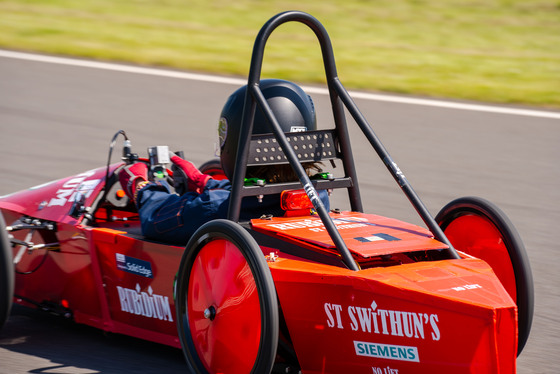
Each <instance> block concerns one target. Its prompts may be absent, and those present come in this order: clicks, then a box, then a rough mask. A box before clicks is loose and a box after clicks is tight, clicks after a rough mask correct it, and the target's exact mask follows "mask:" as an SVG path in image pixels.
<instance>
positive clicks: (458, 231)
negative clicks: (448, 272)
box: [444, 214, 517, 303]
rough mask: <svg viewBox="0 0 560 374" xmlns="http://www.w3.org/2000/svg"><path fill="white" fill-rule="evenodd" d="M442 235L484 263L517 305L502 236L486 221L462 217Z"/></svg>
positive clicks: (457, 247)
mask: <svg viewBox="0 0 560 374" xmlns="http://www.w3.org/2000/svg"><path fill="white" fill-rule="evenodd" d="M444 232H445V235H446V236H447V238H448V239H449V241H450V242H451V244H453V246H454V247H455V248H456V249H458V250H460V251H462V252H465V253H467V254H469V255H471V256H474V257H477V258H480V259H481V260H484V261H486V262H487V263H488V265H490V267H492V270H494V272H495V273H496V276H497V277H498V278H499V279H500V282H502V284H503V286H504V288H505V289H506V290H507V292H508V293H509V295H510V296H511V298H512V299H513V300H514V301H515V302H516V303H517V287H516V284H515V273H514V271H513V265H512V263H511V260H510V256H509V253H508V250H507V248H506V245H505V243H504V240H503V237H502V234H501V233H500V231H499V230H498V229H497V228H496V226H494V224H493V223H492V222H491V221H490V220H489V219H487V218H486V217H483V216H480V215H475V214H465V215H463V216H460V217H457V218H455V219H454V220H453V221H452V222H451V223H450V224H449V225H448V226H447V227H446V229H445V231H444Z"/></svg>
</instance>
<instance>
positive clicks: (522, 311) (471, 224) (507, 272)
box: [436, 197, 534, 355]
mask: <svg viewBox="0 0 560 374" xmlns="http://www.w3.org/2000/svg"><path fill="white" fill-rule="evenodd" d="M436 221H437V223H438V224H439V225H440V227H441V228H442V230H443V232H444V233H445V235H446V236H447V238H448V239H449V241H450V242H451V244H452V245H453V246H454V247H455V248H456V249H457V250H459V251H462V252H464V253H467V254H469V255H471V256H474V257H477V258H480V259H482V260H484V261H486V262H487V263H488V264H489V265H490V266H491V267H492V270H494V273H496V276H497V277H498V278H499V279H500V281H501V282H502V284H503V286H504V288H505V289H506V291H507V292H508V293H509V295H510V296H511V298H512V299H513V300H514V301H515V302H516V304H517V309H518V349H517V355H519V354H520V353H521V351H522V350H523V347H524V346H525V343H526V342H527V338H528V337H529V332H530V330H531V324H532V321H533V309H534V289H533V276H532V273H531V267H530V265H529V259H528V257H527V252H526V251H525V246H524V245H523V242H522V241H521V238H520V236H519V234H518V233H517V230H516V229H515V227H514V226H513V224H512V223H511V221H510V220H509V219H508V218H507V216H506V215H505V214H504V213H503V212H502V211H501V210H500V209H499V208H498V207H497V206H496V205H494V204H492V203H490V202H489V201H487V200H484V199H481V198H477V197H463V198H460V199H457V200H453V201H452V202H450V203H449V204H447V205H446V206H445V207H443V209H442V210H441V211H440V212H439V213H438V214H437V216H436Z"/></svg>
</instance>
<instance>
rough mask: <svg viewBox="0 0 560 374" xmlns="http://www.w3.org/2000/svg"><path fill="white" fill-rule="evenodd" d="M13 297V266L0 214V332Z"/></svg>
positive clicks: (6, 233)
mask: <svg viewBox="0 0 560 374" xmlns="http://www.w3.org/2000/svg"><path fill="white" fill-rule="evenodd" d="M13 296H14V265H13V262H12V250H11V247H10V242H9V240H8V232H7V231H6V223H5V221H4V217H3V216H2V214H1V213H0V330H1V329H2V327H3V326H4V323H5V322H6V320H7V319H8V316H9V315H10V310H11V309H12V299H13Z"/></svg>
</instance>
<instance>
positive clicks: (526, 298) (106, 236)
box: [0, 11, 533, 374]
mask: <svg viewBox="0 0 560 374" xmlns="http://www.w3.org/2000/svg"><path fill="white" fill-rule="evenodd" d="M286 22H300V23H303V24H305V25H307V26H308V27H309V28H310V29H311V30H312V31H313V32H314V33H315V35H316V36H317V38H318V41H319V44H320V46H321V50H322V54H323V59H324V66H325V72H326V78H327V82H328V83H327V84H328V89H329V92H330V98H331V103H332V110H333V115H334V119H335V121H334V122H335V126H334V128H332V129H326V130H315V131H308V132H297V133H284V132H283V131H282V130H281V128H280V127H279V125H278V121H277V119H276V118H275V115H274V113H273V112H272V110H271V109H270V107H269V106H268V104H267V102H266V100H265V99H264V97H263V95H262V92H261V91H260V88H259V82H260V73H261V66H262V60H263V55H264V48H265V45H266V42H267V40H268V37H269V36H270V34H271V33H272V32H273V31H274V30H275V29H276V28H277V27H278V26H279V25H281V24H284V23H286ZM247 92H248V93H247V95H246V99H245V105H244V109H243V113H244V114H243V126H242V131H241V134H240V136H239V149H238V152H237V156H236V161H235V170H234V174H233V178H232V179H231V183H232V191H231V197H230V203H229V211H228V216H227V217H226V218H224V219H216V220H212V221H210V222H208V223H206V224H204V225H203V226H201V227H200V228H199V229H198V230H197V231H196V233H195V234H194V235H193V236H192V237H191V238H185V241H186V242H187V239H188V243H187V245H186V247H183V246H176V245H170V244H167V243H164V242H159V241H154V240H148V239H146V238H145V237H143V236H142V233H141V230H140V222H139V219H138V212H137V210H136V207H135V206H134V204H133V203H132V202H131V201H129V199H128V198H127V197H126V195H125V194H124V193H123V191H122V186H121V185H120V184H119V181H118V177H117V174H118V171H119V170H120V169H121V168H122V167H123V166H124V165H126V164H127V163H129V162H145V163H147V164H149V167H150V170H152V171H153V173H152V174H153V177H154V178H166V179H168V180H169V182H170V183H172V184H173V185H174V188H175V190H176V191H177V193H180V192H181V190H182V189H183V187H184V181H181V180H180V179H179V178H173V176H174V173H173V170H169V168H168V164H166V163H165V162H162V161H161V160H158V157H155V156H154V154H150V155H149V157H147V158H138V159H136V157H133V153H132V152H131V150H130V149H129V143H128V140H125V142H124V144H125V146H124V147H123V149H124V152H123V153H124V157H123V162H118V163H114V164H111V161H110V160H111V151H112V149H113V146H114V145H115V142H116V140H117V138H118V136H119V135H124V136H125V137H126V134H124V132H122V131H121V132H119V133H117V134H116V135H115V137H114V138H113V140H112V143H111V151H110V153H109V162H108V163H107V166H106V167H100V168H99V169H95V170H90V171H86V172H84V173H81V174H78V175H74V176H71V177H68V178H64V179H61V180H58V181H54V182H51V183H47V184H45V185H41V186H36V187H33V188H30V189H28V190H24V191H21V192H16V193H13V194H11V195H7V196H3V197H1V198H0V211H1V215H0V240H1V241H0V276H1V277H2V278H1V283H0V298H1V299H0V303H1V308H0V327H1V325H2V324H3V323H4V322H5V320H6V318H7V317H8V315H9V313H10V308H11V304H12V302H15V303H17V304H21V305H25V306H30V307H39V308H41V309H44V310H48V311H50V312H53V313H58V314H60V315H62V316H65V317H67V318H72V319H73V320H74V321H75V322H76V323H82V324H86V325H89V326H94V327H96V328H99V329H102V330H105V331H109V332H114V333H120V334H126V335H130V336H133V337H137V338H142V339H146V340H149V341H153V342H157V343H161V344H167V345H169V346H173V347H178V348H181V349H182V350H183V352H184V356H185V358H186V362H187V367H186V370H189V371H190V372H196V373H250V372H251V373H269V372H282V373H288V372H294V373H297V372H301V373H368V374H371V373H372V372H373V373H389V372H391V373H397V372H398V373H399V374H403V373H450V372H452V373H478V374H480V373H489V374H490V373H514V372H515V371H516V357H517V355H519V353H520V352H521V351H522V349H523V346H524V345H525V343H526V341H527V338H528V336H529V331H530V327H531V321H532V315H533V284H532V275H531V270H530V267H529V263H528V260H527V255H526V253H525V249H524V246H523V243H522V242H521V240H520V238H519V235H518V234H517V232H516V231H515V229H514V227H513V225H512V224H511V222H510V221H509V220H508V219H507V217H506V216H505V215H504V214H503V213H502V212H501V211H500V210H499V209H498V208H497V207H496V206H495V205H493V204H491V203H489V202H487V201H486V200H483V199H479V198H472V197H467V198H461V199H458V200H455V201H452V202H451V203H449V204H448V205H447V206H445V207H444V208H443V209H442V210H441V211H440V212H439V214H437V216H436V217H435V218H434V217H432V216H431V215H430V213H429V212H428V210H427V209H426V208H425V207H424V205H423V204H422V202H421V201H420V199H419V198H418V196H417V195H416V193H415V192H414V190H413V189H412V188H411V186H410V184H409V183H408V181H407V179H406V178H405V176H404V175H403V173H402V172H401V171H400V169H399V168H398V167H397V164H396V163H395V162H394V161H393V159H392V158H391V157H390V155H389V154H388V153H387V151H386V149H385V148H384V147H383V145H382V144H381V142H380V141H379V139H378V138H377V136H376V135H375V133H374V131H373V129H372V127H371V126H370V125H369V124H368V122H367V120H366V119H365V118H364V117H363V116H362V114H361V113H360V111H359V109H358V108H357V107H356V105H355V104H354V102H353V101H352V99H351V97H350V95H349V94H348V92H347V91H346V90H345V88H344V87H343V85H342V84H341V83H340V81H339V79H338V76H337V71H336V66H335V62H334V56H333V52H332V47H331V44H330V39H329V37H328V34H327V33H326V31H325V29H324V27H323V26H322V25H321V24H320V23H319V22H318V21H317V20H316V19H315V18H313V17H312V16H310V15H308V14H306V13H301V12H296V11H290V12H285V13H281V14H278V15H277V16H275V17H273V18H271V19H270V20H269V21H268V22H267V23H266V24H265V25H264V26H263V28H262V29H261V31H260V33H259V34H258V36H257V39H256V42H255V46H254V49H253V55H252V61H251V66H250V72H249V78H248V90H247ZM257 109H258V110H261V111H262V112H263V113H264V114H265V116H266V118H267V120H268V125H269V127H270V130H271V131H270V133H269V134H264V135H251V134H252V127H253V120H254V117H255V111H256V110H257ZM345 109H346V110H347V112H348V113H349V114H350V115H351V116H352V118H353V120H354V122H355V123H356V124H357V126H359V128H360V129H361V131H362V132H363V134H364V136H365V137H366V138H367V140H368V141H369V142H370V144H371V146H372V147H373V149H374V150H375V152H376V153H377V154H378V155H379V157H380V158H381V160H382V161H383V163H384V164H385V165H386V167H387V169H388V171H389V172H390V173H391V174H392V176H393V177H394V179H395V181H396V182H397V184H398V185H399V186H400V188H401V189H402V191H403V193H404V194H405V195H406V196H407V198H408V199H409V200H410V202H411V204H412V205H413V206H414V208H415V209H416V211H417V212H418V214H419V215H420V217H421V218H422V220H423V222H424V223H425V225H426V227H427V228H423V227H419V226H417V225H413V224H409V223H406V222H402V221H399V220H396V219H392V218H387V217H382V216H379V215H375V214H371V213H365V212H364V210H365V209H364V207H363V206H362V202H361V198H360V191H359V186H358V183H357V180H358V179H357V175H356V170H355V167H354V161H353V157H352V152H351V147H350V141H349V136H348V128H347V123H346V118H345ZM155 155H157V152H156V153H155ZM316 161H321V162H325V163H328V164H332V165H334V166H337V167H338V169H337V170H338V172H337V173H330V172H328V173H323V174H322V175H321V176H320V177H319V178H313V179H311V178H310V177H308V176H307V174H306V173H305V172H304V169H303V167H302V165H301V163H303V162H316ZM288 163H289V164H290V165H291V166H292V168H293V169H294V171H295V172H296V173H297V175H298V177H299V181H297V182H290V183H253V184H251V183H245V180H244V176H245V172H246V168H247V166H254V165H275V164H288ZM201 170H202V171H203V172H205V173H208V174H210V175H213V176H214V177H215V178H220V177H223V171H222V170H221V167H220V164H219V162H218V163H216V162H214V161H210V162H209V163H206V164H205V165H202V166H201ZM335 174H338V175H335ZM175 175H176V174H175ZM335 189H343V190H346V191H347V196H348V199H349V203H350V204H349V205H350V206H351V209H350V210H349V211H340V210H332V211H327V209H326V208H325V205H324V204H323V202H322V201H321V199H319V198H318V192H317V191H320V190H327V191H329V192H330V191H333V190H335ZM271 194H281V204H282V209H283V210H284V211H285V214H283V215H280V216H270V215H262V216H258V217H254V218H253V219H251V220H249V221H243V220H240V218H239V217H240V209H241V202H242V200H243V199H259V198H261V197H262V196H264V195H271ZM388 370H389V371H388Z"/></svg>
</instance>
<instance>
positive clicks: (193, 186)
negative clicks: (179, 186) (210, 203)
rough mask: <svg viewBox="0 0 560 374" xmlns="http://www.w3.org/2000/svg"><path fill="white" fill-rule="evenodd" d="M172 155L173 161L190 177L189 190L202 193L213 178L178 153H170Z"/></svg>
mask: <svg viewBox="0 0 560 374" xmlns="http://www.w3.org/2000/svg"><path fill="white" fill-rule="evenodd" d="M170 156H171V162H173V163H174V164H175V165H177V166H178V167H179V168H180V169H181V170H183V172H184V173H185V174H186V176H187V178H188V183H187V188H188V190H189V191H195V192H197V193H201V192H202V190H204V186H206V183H207V182H208V180H209V179H212V177H211V176H209V175H206V174H202V173H201V172H200V170H198V169H197V168H196V166H194V165H193V164H192V163H191V162H189V161H186V160H183V159H182V158H181V157H179V156H177V155H176V154H174V153H170Z"/></svg>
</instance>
